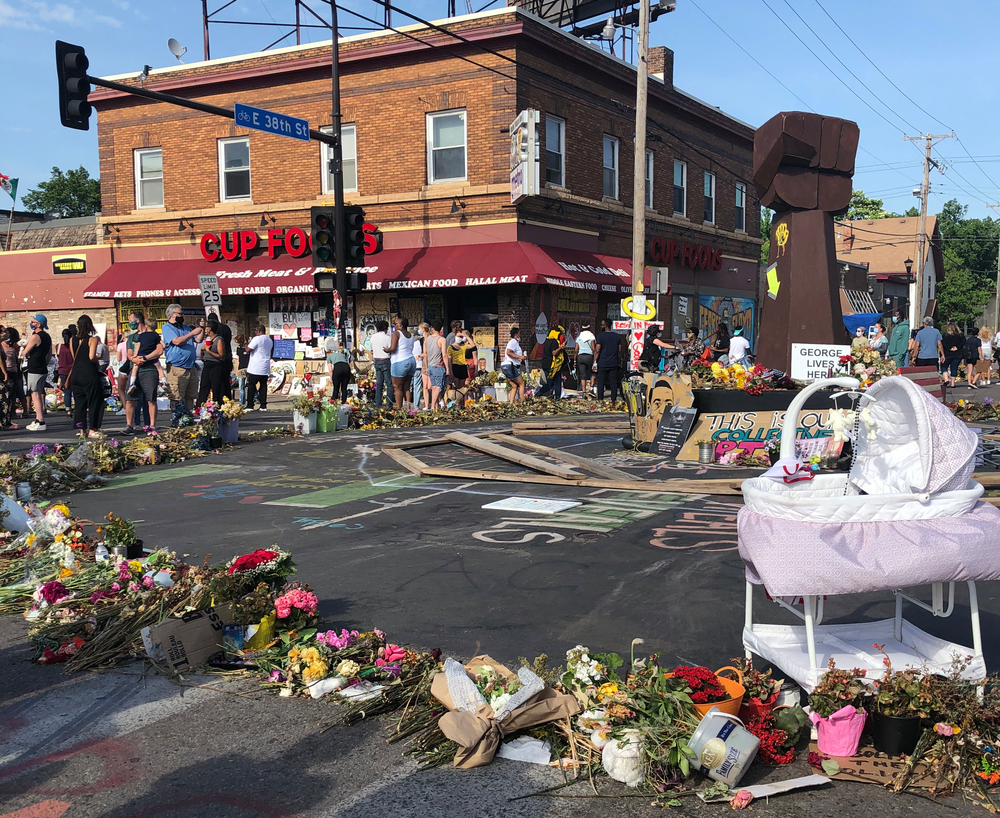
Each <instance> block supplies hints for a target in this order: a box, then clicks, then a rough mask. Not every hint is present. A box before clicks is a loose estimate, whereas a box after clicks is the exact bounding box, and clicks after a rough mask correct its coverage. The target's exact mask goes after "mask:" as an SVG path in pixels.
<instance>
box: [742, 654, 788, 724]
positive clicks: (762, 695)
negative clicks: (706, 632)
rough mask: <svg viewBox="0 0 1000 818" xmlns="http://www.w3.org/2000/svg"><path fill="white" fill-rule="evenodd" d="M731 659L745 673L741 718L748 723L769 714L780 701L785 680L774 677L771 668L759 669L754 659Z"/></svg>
mask: <svg viewBox="0 0 1000 818" xmlns="http://www.w3.org/2000/svg"><path fill="white" fill-rule="evenodd" d="M729 661H731V662H732V663H733V667H735V668H738V669H739V671H740V672H741V673H742V674H743V688H744V689H745V690H746V693H744V694H743V706H742V707H741V708H740V719H741V720H742V721H743V723H744V724H747V723H749V721H750V719H753V718H758V719H759V718H762V717H763V716H766V715H768V714H769V713H770V712H771V708H773V707H774V704H775V702H777V701H778V694H779V693H781V685H782V684H784V682H785V680H784V679H772V678H771V673H772V671H771V670H757V669H756V668H755V667H754V666H753V659H743V658H737V659H730V660H729Z"/></svg>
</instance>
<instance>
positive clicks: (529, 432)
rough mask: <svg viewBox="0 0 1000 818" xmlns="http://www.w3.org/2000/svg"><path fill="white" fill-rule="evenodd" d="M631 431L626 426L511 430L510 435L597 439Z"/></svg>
mask: <svg viewBox="0 0 1000 818" xmlns="http://www.w3.org/2000/svg"><path fill="white" fill-rule="evenodd" d="M631 431H632V430H631V429H630V428H629V427H628V426H622V427H621V428H620V429H591V428H590V427H585V428H582V429H512V430H511V434H513V435H517V436H518V437H539V436H544V435H590V436H593V437H597V436H600V435H624V434H629V433H631Z"/></svg>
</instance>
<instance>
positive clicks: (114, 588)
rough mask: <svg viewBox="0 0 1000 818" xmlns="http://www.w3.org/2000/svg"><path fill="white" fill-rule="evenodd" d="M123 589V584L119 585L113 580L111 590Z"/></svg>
mask: <svg viewBox="0 0 1000 818" xmlns="http://www.w3.org/2000/svg"><path fill="white" fill-rule="evenodd" d="M121 589H122V586H121V585H119V584H118V583H117V582H112V583H111V590H112V591H120V590H121Z"/></svg>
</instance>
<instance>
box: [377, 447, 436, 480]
mask: <svg viewBox="0 0 1000 818" xmlns="http://www.w3.org/2000/svg"><path fill="white" fill-rule="evenodd" d="M382 454H384V455H385V456H386V457H391V458H392V459H393V460H395V461H396V462H397V463H399V465H400V466H402V467H403V468H404V469H406V470H407V471H411V472H413V473H414V474H415V475H417V477H423V474H424V469H425V468H426V465H425V464H424V463H423V462H422V461H420V460H417V458H415V457H414V456H413V455H412V454H407V453H406V452H404V451H403V450H402V449H387V448H385V447H383V448H382Z"/></svg>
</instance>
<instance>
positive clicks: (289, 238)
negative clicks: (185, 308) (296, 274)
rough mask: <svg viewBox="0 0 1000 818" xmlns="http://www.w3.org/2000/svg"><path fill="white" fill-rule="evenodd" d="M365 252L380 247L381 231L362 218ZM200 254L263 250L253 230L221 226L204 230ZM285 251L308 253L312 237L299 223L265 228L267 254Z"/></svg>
mask: <svg viewBox="0 0 1000 818" xmlns="http://www.w3.org/2000/svg"><path fill="white" fill-rule="evenodd" d="M362 230H363V231H364V234H365V255H368V256H373V255H375V254H376V253H378V252H379V251H380V250H381V249H382V242H381V241H380V238H381V234H380V233H379V232H378V228H377V227H376V226H375V225H374V224H369V223H368V222H365V224H364V226H363V227H362ZM199 246H200V249H201V255H202V258H204V259H205V260H206V261H219V260H220V259H225V260H226V261H236V259H243V260H244V261H246V259H248V258H250V256H251V255H256V251H257V250H260V251H261V252H263V250H264V246H263V244H262V243H261V237H260V235H259V234H258V233H257V231H256V230H229V231H226V230H223V231H222V232H220V233H218V234H216V233H205V234H203V235H202V237H201V242H200V244H199ZM282 253H287V254H288V255H290V256H291V257H292V258H303V257H305V256H308V255H310V254H311V253H312V237H311V236H310V235H309V234H308V233H306V231H305V230H303V229H302V228H301V227H290V228H288V229H287V230H286V229H285V228H283V227H272V228H271V229H270V230H268V231H267V255H268V256H269V257H270V258H277V257H278V256H279V255H281V254H282Z"/></svg>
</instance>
